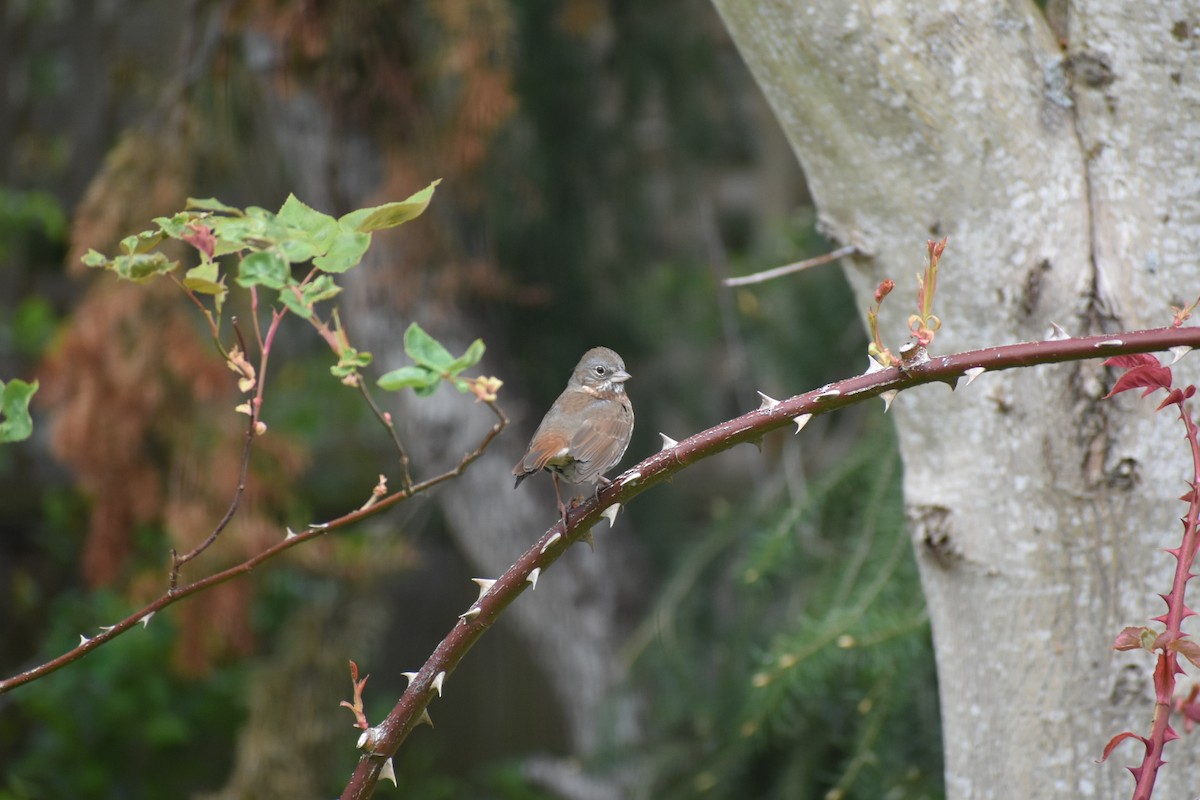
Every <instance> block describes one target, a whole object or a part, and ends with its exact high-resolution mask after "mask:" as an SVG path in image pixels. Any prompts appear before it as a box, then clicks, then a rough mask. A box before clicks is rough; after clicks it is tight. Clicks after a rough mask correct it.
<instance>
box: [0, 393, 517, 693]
mask: <svg viewBox="0 0 1200 800" xmlns="http://www.w3.org/2000/svg"><path fill="white" fill-rule="evenodd" d="M485 404H486V405H487V407H488V408H489V409H491V411H492V413H493V414H494V415H495V416H496V422H495V424H494V425H492V427H491V428H490V429H489V430H488V432H487V433H486V434H485V435H484V436H483V438H482V439H480V440H479V444H478V445H476V447H475V449H474V450H472V451H471V452H469V453H467V454H466V455H464V456H463V457H462V458H461V459H460V460H459V461H458V463H457V464H455V465H454V466H453V467H451V468H450V469H448V470H446V471H445V472H442V473H441V474H439V475H435V476H434V477H432V478H430V479H429V480H425V481H421V482H420V483H415V484H412V486H411V488H408V489H401V490H399V491H397V492H394V493H392V494H390V495H388V496H386V497H384V498H382V499H380V500H379V501H378V502H375V503H367V504H366V505H364V506H363V507H362V508H359V509H358V510H356V511H352V512H350V513H348V514H344V515H342V516H340V517H338V518H337V519H334V520H330V521H329V522H325V523H320V524H313V525H309V526H308V528H307V529H305V530H304V531H302V532H300V533H293V532H292V531H291V530H289V531H288V532H287V535H286V537H285V538H283V539H282V540H281V541H279V542H278V543H276V544H274V545H272V546H271V547H268V548H267V549H266V550H263V551H262V552H261V553H259V554H257V555H255V556H254V557H253V558H249V559H247V560H246V561H243V562H241V563H240V564H236V565H234V566H232V567H229V568H228V569H224V570H221V571H220V572H217V573H214V574H212V575H209V576H208V577H206V578H201V579H199V580H196V581H193V582H191V583H187V584H184V585H182V586H176V587H171V588H170V589H168V591H167V592H165V593H164V594H163V595H162V596H160V597H159V598H158V599H157V600H155V601H154V602H152V603H150V604H149V605H147V606H145V607H143V608H141V609H140V610H138V611H135V612H134V613H132V614H130V615H129V616H128V617H126V618H125V619H123V620H121V621H120V622H118V623H116V624H115V625H111V626H105V627H103V628H101V629H100V631H101V632H100V633H99V634H97V635H96V636H93V637H91V638H88V637H86V636H80V642H79V644H78V645H77V646H76V647H74V648H72V649H71V650H68V651H67V652H65V653H63V654H62V655H60V656H58V657H57V658H54V659H52V660H50V661H47V662H46V663H44V664H41V665H39V666H36V667H33V668H32V669H28V670H26V671H24V672H21V673H20V674H18V675H14V676H13V677H11V678H6V679H4V680H0V694H4V693H5V692H7V691H9V690H11V689H15V688H17V687H18V686H21V685H23V684H26V683H29V682H31V681H35V680H37V679H38V678H41V677H44V676H46V675H48V674H50V673H51V672H54V671H56V670H58V669H61V668H62V667H65V666H66V665H67V664H71V663H73V662H75V661H78V660H79V659H81V658H83V656H85V655H87V654H88V653H90V652H91V651H93V650H95V649H96V648H97V647H99V646H101V645H102V644H104V643H106V642H108V641H110V640H112V639H115V638H116V637H117V636H119V635H120V634H122V633H124V632H125V631H127V630H129V629H130V628H132V627H133V626H134V625H136V624H138V623H139V622H141V623H143V624H148V623H149V622H150V618H151V617H153V616H154V614H155V613H157V612H158V611H160V610H161V609H164V608H166V607H167V606H170V605H172V604H174V603H176V602H178V601H180V600H182V599H184V598H185V597H190V596H191V595H193V594H197V593H198V592H202V591H204V590H206V589H210V588H212V587H213V586H216V585H218V584H221V583H225V582H226V581H229V580H232V579H233V578H236V577H239V576H241V575H246V574H248V573H249V572H250V571H252V570H253V569H255V568H256V567H258V566H259V565H261V564H263V563H265V562H267V561H269V560H271V559H272V558H274V557H276V556H278V555H279V554H280V553H282V552H284V551H285V550H288V549H290V548H292V547H295V546H296V545H299V544H302V543H304V542H307V541H309V540H311V539H316V538H317V537H319V536H324V535H325V534H326V533H328V532H330V531H334V530H338V529H340V528H345V527H347V526H349V525H352V524H354V523H355V522H360V521H361V520H364V519H366V518H368V517H372V516H374V515H376V514H378V513H380V512H382V511H384V510H386V509H388V508H391V507H392V506H394V505H397V504H399V503H402V502H404V501H405V500H408V499H409V498H411V497H413V496H415V495H418V494H421V493H423V492H426V491H428V490H430V489H432V488H433V487H435V486H438V485H439V484H442V483H445V482H446V481H449V480H452V479H454V478H456V477H458V476H459V475H461V474H462V473H463V472H464V471H465V470H466V469H467V467H469V466H470V465H471V464H472V463H473V462H474V461H476V460H477V459H478V458H479V457H480V456H481V455H483V453H484V452H485V451H486V450H487V448H488V445H490V444H491V443H492V441H493V440H494V439H495V438H496V437H497V436H499V435H500V432H501V431H502V430H504V427H505V426H506V425H507V424H508V418H507V417H506V416H505V415H504V412H503V411H502V410H501V409H500V407H499V406H497V405H496V404H495V403H494V402H487V403H485Z"/></svg>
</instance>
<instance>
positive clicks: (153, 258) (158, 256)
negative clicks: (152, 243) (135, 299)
mask: <svg viewBox="0 0 1200 800" xmlns="http://www.w3.org/2000/svg"><path fill="white" fill-rule="evenodd" d="M178 266H179V262H178V261H171V260H170V259H168V258H167V257H166V256H165V255H163V254H162V253H138V254H137V255H129V256H117V257H116V258H115V259H113V262H112V268H113V269H114V270H115V271H116V273H117V274H118V275H120V276H121V277H122V278H124V279H125V280H128V281H133V282H134V283H149V282H150V281H152V280H154V279H155V278H157V277H158V276H159V275H166V274H167V273H168V272H170V271H171V270H173V269H175V268H176V267H178Z"/></svg>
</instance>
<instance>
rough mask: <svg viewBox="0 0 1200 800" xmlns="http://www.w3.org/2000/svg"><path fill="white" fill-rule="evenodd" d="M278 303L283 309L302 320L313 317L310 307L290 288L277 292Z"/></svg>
mask: <svg viewBox="0 0 1200 800" xmlns="http://www.w3.org/2000/svg"><path fill="white" fill-rule="evenodd" d="M279 302H281V303H283V305H284V307H285V308H287V309H288V310H289V311H291V312H292V313H293V314H295V315H296V316H298V317H300V318H302V319H309V318H311V317H312V315H313V310H312V306H311V305H309V304H307V303H305V302H304V300H303V299H301V298H299V297H297V296H296V292H295V291H294V287H292V286H288V287H287V288H285V289H283V290H281V291H280V292H279Z"/></svg>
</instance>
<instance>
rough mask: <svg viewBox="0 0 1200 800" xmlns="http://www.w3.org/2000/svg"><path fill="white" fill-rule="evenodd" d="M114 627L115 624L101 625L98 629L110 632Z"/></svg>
mask: <svg viewBox="0 0 1200 800" xmlns="http://www.w3.org/2000/svg"><path fill="white" fill-rule="evenodd" d="M115 627H117V626H116V625H101V626H100V630H101V631H103V632H104V633H112V632H113V628H115Z"/></svg>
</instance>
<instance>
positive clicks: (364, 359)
mask: <svg viewBox="0 0 1200 800" xmlns="http://www.w3.org/2000/svg"><path fill="white" fill-rule="evenodd" d="M374 359H375V357H374V356H372V355H371V354H370V353H368V352H366V351H365V350H364V351H362V352H359V351H358V350H355V349H354V348H353V347H347V348H346V349H345V350H343V351H342V352H341V357H340V358H338V363H336V364H334V365H333V366H332V367H330V368H329V371H330V372H332V373H333V374H334V376H335V377H338V378H344V377H346V376H347V375H350V374H352V373H355V372H358V370H359V369H361V368H362V367H366V366H368V365H370V363H371V362H372V361H373V360H374Z"/></svg>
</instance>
